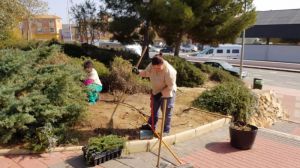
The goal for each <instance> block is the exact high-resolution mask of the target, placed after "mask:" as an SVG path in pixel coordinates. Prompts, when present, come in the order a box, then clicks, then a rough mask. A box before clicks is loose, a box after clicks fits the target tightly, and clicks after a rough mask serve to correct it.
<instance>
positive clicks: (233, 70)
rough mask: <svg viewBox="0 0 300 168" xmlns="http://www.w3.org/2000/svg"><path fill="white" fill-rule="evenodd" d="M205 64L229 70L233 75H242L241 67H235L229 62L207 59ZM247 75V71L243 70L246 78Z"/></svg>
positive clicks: (243, 75)
mask: <svg viewBox="0 0 300 168" xmlns="http://www.w3.org/2000/svg"><path fill="white" fill-rule="evenodd" d="M204 64H206V65H210V66H212V67H215V68H220V69H223V70H225V71H227V72H229V73H230V74H231V75H234V76H240V69H239V68H237V67H233V66H232V65H230V64H229V63H228V62H225V61H216V60H212V61H205V62H204ZM246 76H247V72H246V71H243V72H242V77H243V78H244V77H246Z"/></svg>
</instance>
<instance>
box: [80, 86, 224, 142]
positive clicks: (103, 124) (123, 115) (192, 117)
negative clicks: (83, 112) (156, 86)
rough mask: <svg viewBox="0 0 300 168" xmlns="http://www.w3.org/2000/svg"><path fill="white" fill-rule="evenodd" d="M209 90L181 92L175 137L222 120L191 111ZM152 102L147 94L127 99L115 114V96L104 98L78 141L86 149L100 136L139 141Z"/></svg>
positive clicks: (83, 125) (91, 109)
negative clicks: (192, 105)
mask: <svg viewBox="0 0 300 168" xmlns="http://www.w3.org/2000/svg"><path fill="white" fill-rule="evenodd" d="M210 85H211V84H210ZM206 87H210V86H206ZM206 87H202V88H184V87H180V88H179V90H178V91H177V98H176V104H175V109H174V113H173V116H172V122H171V124H172V127H171V134H175V133H178V132H182V131H185V130H189V129H192V128H196V127H199V126H201V125H204V124H207V123H210V122H212V121H215V120H218V119H220V118H221V117H218V116H216V115H212V114H209V113H206V111H205V110H203V111H201V110H200V111H198V110H191V109H190V110H187V109H188V108H189V107H190V106H191V103H192V101H193V100H194V99H195V98H196V97H198V96H199V95H200V94H201V93H202V92H203V91H204V90H205V89H206ZM149 102H150V96H149V95H147V94H134V95H126V99H125V101H124V102H122V103H120V105H119V106H118V108H117V110H116V112H115V113H114V114H113V112H114V109H115V107H116V104H117V103H116V102H114V101H113V96H112V95H110V94H106V93H105V94H101V101H100V102H97V104H96V105H93V106H89V109H88V114H87V118H86V119H85V120H84V121H82V122H81V123H80V124H79V125H77V126H76V129H75V130H76V132H79V135H81V136H79V137H78V138H79V144H81V145H84V144H86V142H87V140H88V138H89V137H92V136H96V135H99V134H100V135H108V134H111V133H113V134H117V135H119V136H124V137H127V138H128V139H129V140H132V139H138V138H139V134H138V133H139V131H138V127H140V126H141V125H142V124H143V123H145V120H144V119H143V116H145V117H146V118H148V116H149V115H150V106H149ZM112 116H113V117H112ZM111 118H113V120H111ZM158 125H160V123H158ZM158 128H159V127H158Z"/></svg>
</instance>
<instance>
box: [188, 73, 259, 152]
mask: <svg viewBox="0 0 300 168" xmlns="http://www.w3.org/2000/svg"><path fill="white" fill-rule="evenodd" d="M233 80H236V81H234V82H225V83H222V84H220V85H218V86H216V87H214V88H213V89H211V90H207V91H204V92H203V93H202V94H201V95H200V96H199V97H198V98H197V99H196V100H195V101H194V102H193V105H194V106H196V107H201V108H206V109H207V110H209V111H212V112H220V113H221V114H223V115H231V116H232V122H231V124H230V127H229V132H230V144H231V145H232V146H233V147H235V148H238V149H250V148H251V147H252V145H253V143H254V140H255V137H256V133H257V127H255V126H253V125H250V124H249V123H248V119H249V118H250V117H251V115H252V113H253V111H254V107H256V105H255V104H256V97H255V96H254V94H253V93H252V92H251V90H250V89H248V88H247V87H245V85H244V83H243V82H242V81H240V80H237V79H233Z"/></svg>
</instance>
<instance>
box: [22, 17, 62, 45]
mask: <svg viewBox="0 0 300 168" xmlns="http://www.w3.org/2000/svg"><path fill="white" fill-rule="evenodd" d="M28 22H29V24H28ZM21 32H22V37H23V38H25V39H31V40H51V39H56V40H61V37H62V36H61V33H62V21H61V18H60V17H58V16H55V15H37V16H34V17H33V18H32V19H30V21H29V20H24V21H23V22H22V26H21Z"/></svg>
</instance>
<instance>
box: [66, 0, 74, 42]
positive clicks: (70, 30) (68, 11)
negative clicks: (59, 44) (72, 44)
mask: <svg viewBox="0 0 300 168" xmlns="http://www.w3.org/2000/svg"><path fill="white" fill-rule="evenodd" d="M67 13H68V22H69V32H70V39H71V41H72V40H73V38H72V28H71V24H70V16H69V15H70V8H69V0H67Z"/></svg>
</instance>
